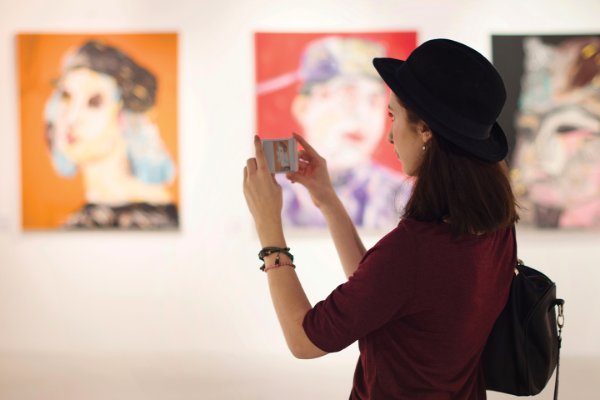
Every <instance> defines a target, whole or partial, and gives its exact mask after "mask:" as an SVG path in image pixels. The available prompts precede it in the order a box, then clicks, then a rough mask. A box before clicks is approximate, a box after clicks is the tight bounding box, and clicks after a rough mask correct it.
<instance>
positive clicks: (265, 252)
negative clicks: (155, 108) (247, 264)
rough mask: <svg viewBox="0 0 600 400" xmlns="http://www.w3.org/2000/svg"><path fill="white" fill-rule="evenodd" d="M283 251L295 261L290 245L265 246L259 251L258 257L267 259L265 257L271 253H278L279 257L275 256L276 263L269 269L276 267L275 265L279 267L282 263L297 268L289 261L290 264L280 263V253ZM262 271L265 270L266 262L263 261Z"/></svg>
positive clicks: (262, 259)
mask: <svg viewBox="0 0 600 400" xmlns="http://www.w3.org/2000/svg"><path fill="white" fill-rule="evenodd" d="M281 253H283V254H285V255H286V256H288V257H289V258H290V260H291V262H294V256H293V255H292V254H291V253H290V248H289V247H263V248H262V249H261V250H260V251H259V252H258V258H259V259H260V260H261V261H264V260H265V257H267V256H270V255H271V254H277V257H276V258H275V264H274V265H273V266H269V267H268V269H271V268H275V267H279V266H282V265H291V266H293V267H294V268H296V267H295V266H294V264H292V263H289V264H280V263H279V256H280V254H281ZM260 270H261V271H265V272H266V270H265V264H264V263H263V265H262V266H261V267H260Z"/></svg>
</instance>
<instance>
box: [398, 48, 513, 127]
mask: <svg viewBox="0 0 600 400" xmlns="http://www.w3.org/2000/svg"><path fill="white" fill-rule="evenodd" d="M406 67H407V68H409V69H410V70H411V72H412V75H413V76H414V77H415V78H416V79H417V80H418V81H419V83H420V85H421V86H422V87H423V88H424V89H425V90H427V91H428V92H429V94H430V96H431V97H433V98H435V99H436V100H437V101H439V102H440V103H442V104H443V105H444V106H445V107H446V108H448V109H449V110H452V111H453V112H455V113H456V114H458V115H460V116H461V117H462V118H465V119H468V120H471V121H474V122H478V123H485V124H489V123H493V122H494V121H496V119H497V118H498V116H499V115H500V112H501V111H502V107H503V106H504V103H505V101H506V89H505V87H504V83H503V82H502V78H501V77H500V74H499V73H498V72H497V71H496V69H495V68H494V66H493V65H492V64H491V63H490V62H489V61H488V60H487V59H486V58H485V57H484V56H483V55H481V54H480V53H478V52H477V51H475V50H473V49H472V48H470V47H468V46H466V45H464V44H462V43H458V42H455V41H452V40H449V39H434V40H430V41H427V42H425V43H423V44H422V45H421V46H419V47H417V48H416V49H415V50H414V51H413V52H412V53H411V54H410V56H409V57H408V58H407V60H406Z"/></svg>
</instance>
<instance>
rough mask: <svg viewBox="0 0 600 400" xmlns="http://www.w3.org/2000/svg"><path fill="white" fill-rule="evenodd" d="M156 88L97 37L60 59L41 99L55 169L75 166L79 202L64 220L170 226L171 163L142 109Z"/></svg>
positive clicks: (173, 212)
mask: <svg viewBox="0 0 600 400" xmlns="http://www.w3.org/2000/svg"><path fill="white" fill-rule="evenodd" d="M156 91H157V82H156V78H155V77H154V75H153V74H151V73H150V72H149V71H148V70H147V69H145V68H143V67H142V66H140V65H138V64H137V63H136V62H135V61H133V60H132V59H131V58H130V57H129V56H127V55H126V54H125V53H123V52H122V51H120V50H119V49H117V48H115V47H111V46H108V45H106V44H103V43H101V42H98V41H94V40H92V41H88V42H86V43H85V44H83V45H82V46H81V47H79V48H78V49H77V50H76V51H75V52H74V53H72V54H70V55H69V57H68V58H67V59H66V62H65V64H64V66H63V73H62V76H61V77H60V79H59V80H58V81H57V83H56V88H55V90H54V92H53V93H52V95H51V97H50V98H49V100H48V102H47V104H46V110H45V119H46V139H47V143H48V147H49V148H50V153H51V157H52V161H53V165H54V167H55V169H56V171H57V173H59V174H60V175H62V176H65V177H70V176H73V175H74V174H75V173H76V172H77V171H78V170H80V171H81V173H82V174H83V181H84V185H85V196H86V204H85V205H84V206H83V207H82V208H81V209H80V210H78V211H76V212H75V213H73V214H72V215H70V216H69V217H68V218H67V220H66V221H65V224H64V225H65V227H67V228H86V229H87V228H93V229H95V228H120V229H163V228H174V227H177V225H178V215H177V209H176V206H175V204H174V203H173V196H172V194H171V192H170V190H169V188H168V187H167V185H168V184H169V183H171V182H172V180H173V179H174V176H175V168H174V164H173V161H172V160H171V158H170V156H169V154H168V153H167V151H166V149H165V146H164V144H163V142H162V140H161V138H160V134H159V132H158V128H157V126H156V125H155V124H154V123H153V122H152V121H151V120H150V118H149V117H148V115H147V112H148V111H149V110H151V109H152V107H153V106H154V103H155V100H156Z"/></svg>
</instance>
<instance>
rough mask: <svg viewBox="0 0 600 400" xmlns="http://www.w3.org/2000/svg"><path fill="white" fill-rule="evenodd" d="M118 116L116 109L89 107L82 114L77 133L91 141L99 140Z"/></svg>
mask: <svg viewBox="0 0 600 400" xmlns="http://www.w3.org/2000/svg"><path fill="white" fill-rule="evenodd" d="M117 116H118V110H117V108H116V107H110V106H101V107H96V108H92V107H87V108H86V109H85V110H84V111H83V112H82V115H81V119H80V120H79V124H77V133H78V134H79V135H81V136H85V137H87V138H89V139H94V138H97V137H99V136H100V135H101V134H102V133H103V132H104V131H105V130H106V129H107V128H109V127H110V126H111V124H112V123H113V122H114V121H115V120H116V118H117Z"/></svg>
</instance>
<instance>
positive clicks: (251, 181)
mask: <svg viewBox="0 0 600 400" xmlns="http://www.w3.org/2000/svg"><path fill="white" fill-rule="evenodd" d="M254 148H255V151H256V158H249V159H248V161H247V162H246V167H245V168H244V196H245V197H246V203H247V204H248V208H249V209H250V213H251V214H252V217H253V218H254V222H255V224H256V230H257V232H258V236H259V238H260V241H261V244H262V245H263V247H264V246H279V247H285V240H284V238H283V228H282V226H281V209H282V207H283V195H282V191H281V186H279V184H278V183H277V181H276V180H275V177H274V176H273V174H271V171H270V170H269V166H268V165H267V160H266V158H265V155H264V153H263V148H262V144H261V142H260V139H259V137H258V136H254Z"/></svg>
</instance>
